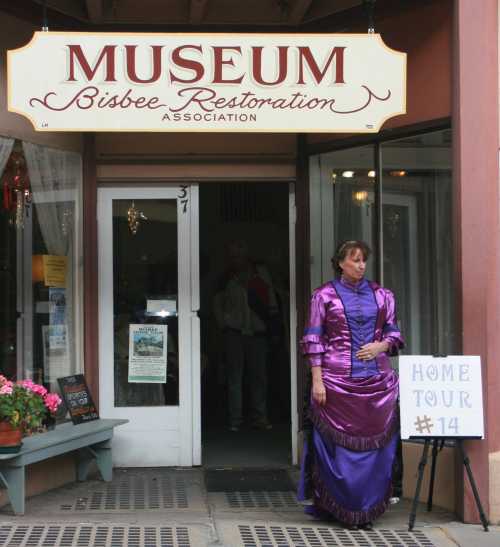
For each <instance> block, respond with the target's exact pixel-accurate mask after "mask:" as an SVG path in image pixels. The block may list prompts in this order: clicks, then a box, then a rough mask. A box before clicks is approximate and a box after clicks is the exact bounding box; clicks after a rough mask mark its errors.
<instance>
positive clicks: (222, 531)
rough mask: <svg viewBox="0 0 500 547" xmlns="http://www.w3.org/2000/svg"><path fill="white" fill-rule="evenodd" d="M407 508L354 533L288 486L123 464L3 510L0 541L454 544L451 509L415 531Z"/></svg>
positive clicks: (318, 546) (82, 546)
mask: <svg viewBox="0 0 500 547" xmlns="http://www.w3.org/2000/svg"><path fill="white" fill-rule="evenodd" d="M292 474H293V473H292ZM408 511H409V503H401V504H398V505H396V506H393V507H391V508H390V510H389V511H388V512H387V513H386V514H385V515H384V516H383V517H382V518H381V519H379V520H378V521H377V523H376V528H375V530H374V531H373V532H365V531H358V532H352V531H347V530H344V529H342V528H340V527H339V526H337V525H332V524H330V523H325V522H320V521H315V520H312V519H311V518H310V517H308V516H306V515H304V513H303V511H302V507H301V506H300V505H299V504H298V503H297V502H296V500H295V498H294V495H293V492H290V491H284V492H278V491H270V492H266V491H258V492H253V491H248V492H238V491H236V492H207V490H206V488H205V482H204V474H203V470H202V469H199V468H195V469H187V470H183V469H165V468H162V469H118V470H115V473H114V479H113V482H112V483H104V482H102V481H100V480H90V481H87V482H84V483H75V484H73V485H69V486H66V487H63V488H59V489H57V490H54V491H52V492H49V493H47V494H43V495H40V496H36V497H34V498H31V499H30V500H28V502H27V504H26V515H25V516H24V517H15V516H13V515H12V514H11V513H10V508H9V507H4V508H2V509H0V519H1V522H0V547H28V546H29V547H125V546H127V547H156V546H158V547H160V546H161V547H205V546H214V547H215V546H217V547H286V546H289V547H313V546H314V547H330V546H339V547H343V546H346V547H355V546H364V547H389V546H390V547H397V546H400V547H406V546H412V547H432V546H436V547H445V546H446V547H448V546H450V547H451V546H455V547H456V545H457V543H455V542H452V541H451V540H448V539H447V536H446V534H444V533H441V532H440V528H439V527H440V526H441V525H444V524H446V523H448V522H449V521H450V520H452V516H451V515H449V514H447V513H445V512H443V511H440V510H438V509H437V510H435V511H434V512H433V513H427V512H426V511H425V509H424V508H423V507H422V508H421V509H420V513H419V515H418V516H417V529H416V531H415V533H412V534H409V533H408V532H407V528H406V527H407V521H408ZM479 545H480V543H476V544H475V547H479ZM498 545H500V542H499V543H498Z"/></svg>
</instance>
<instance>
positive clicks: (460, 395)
mask: <svg viewBox="0 0 500 547" xmlns="http://www.w3.org/2000/svg"><path fill="white" fill-rule="evenodd" d="M399 381H400V409H401V438H402V439H415V438H426V437H450V438H475V439H483V438H484V420H483V391H482V385H481V358H480V357H479V356H473V355H449V356H447V357H433V356H432V355H402V356H400V357H399Z"/></svg>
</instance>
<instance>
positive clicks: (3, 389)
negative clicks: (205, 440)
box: [0, 382, 12, 395]
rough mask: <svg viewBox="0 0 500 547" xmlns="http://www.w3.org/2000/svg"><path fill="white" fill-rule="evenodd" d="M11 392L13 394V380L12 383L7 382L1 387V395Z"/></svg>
mask: <svg viewBox="0 0 500 547" xmlns="http://www.w3.org/2000/svg"><path fill="white" fill-rule="evenodd" d="M11 394H12V382H11V385H9V384H7V383H5V384H4V385H3V386H2V387H1V388H0V395H11Z"/></svg>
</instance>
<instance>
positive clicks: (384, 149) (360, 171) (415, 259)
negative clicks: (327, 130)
mask: <svg viewBox="0 0 500 547" xmlns="http://www.w3.org/2000/svg"><path fill="white" fill-rule="evenodd" d="M376 155H379V157H380V171H381V176H376V175H377V174H376V172H375V157H376ZM310 188H311V191H310V192H311V193H310V202H311V255H312V264H311V285H312V287H311V288H314V287H316V286H318V285H320V284H321V283H324V282H326V281H328V280H329V279H331V278H332V275H333V273H332V270H331V265H330V263H329V260H330V257H331V255H332V253H333V250H334V249H335V247H336V245H337V244H338V243H339V242H340V241H343V240H346V239H362V240H364V241H366V242H367V243H368V244H369V245H370V246H371V247H372V249H373V251H374V260H371V265H370V269H369V271H368V272H367V277H369V278H371V279H375V280H377V281H380V282H381V283H382V284H383V285H384V286H385V287H388V288H390V289H391V290H393V291H394V293H395V295H396V299H397V302H398V320H399V322H400V326H401V329H402V331H403V332H404V334H405V339H406V350H405V351H406V352H407V353H415V354H436V353H441V354H448V353H452V352H453V351H454V350H455V349H456V332H455V301H454V295H455V292H454V285H453V282H454V276H453V250H452V249H453V240H452V237H451V234H452V203H451V202H452V199H451V198H452V194H451V190H452V177H451V130H443V131H435V132H431V133H426V134H423V135H417V136H414V137H410V138H405V139H400V140H394V141H387V142H381V143H377V144H374V145H371V146H363V147H356V148H350V149H347V150H338V151H333V152H329V153H326V154H321V155H317V156H313V157H311V159H310ZM377 197H378V198H379V200H380V203H381V206H380V209H379V208H378V207H376V205H375V204H376V198H377ZM379 232H380V234H381V238H380V241H379V240H378V238H377V237H376V234H377V233H379ZM377 263H378V264H380V270H379V272H377V270H376V269H375V265H376V264H377Z"/></svg>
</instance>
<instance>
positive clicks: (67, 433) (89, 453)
mask: <svg viewBox="0 0 500 547" xmlns="http://www.w3.org/2000/svg"><path fill="white" fill-rule="evenodd" d="M127 422H128V420H102V419H100V420H94V421H92V422H87V423H83V424H79V425H73V424H72V423H64V424H61V425H58V426H57V427H56V428H55V429H53V430H52V431H47V432H46V433H41V434H39V435H34V436H33V437H26V438H24V439H23V445H22V447H21V450H20V451H19V452H17V453H16V454H0V487H1V486H3V487H4V488H6V489H7V494H8V496H9V499H10V503H11V505H12V509H13V510H14V513H15V514H16V515H24V498H25V472H24V471H25V469H24V468H25V467H26V466H27V465H30V464H32V463H36V462H40V461H42V460H46V459H48V458H52V457H53V456H59V455H61V454H66V453H67V452H72V451H74V450H76V451H78V458H77V479H78V480H79V481H84V480H86V479H87V475H88V471H89V466H90V463H91V462H92V460H94V459H95V461H96V463H97V467H98V469H99V471H100V473H101V475H102V478H103V480H105V481H111V480H112V478H113V460H112V455H111V439H112V437H113V429H114V428H115V427H117V426H119V425H122V424H125V423H127Z"/></svg>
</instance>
